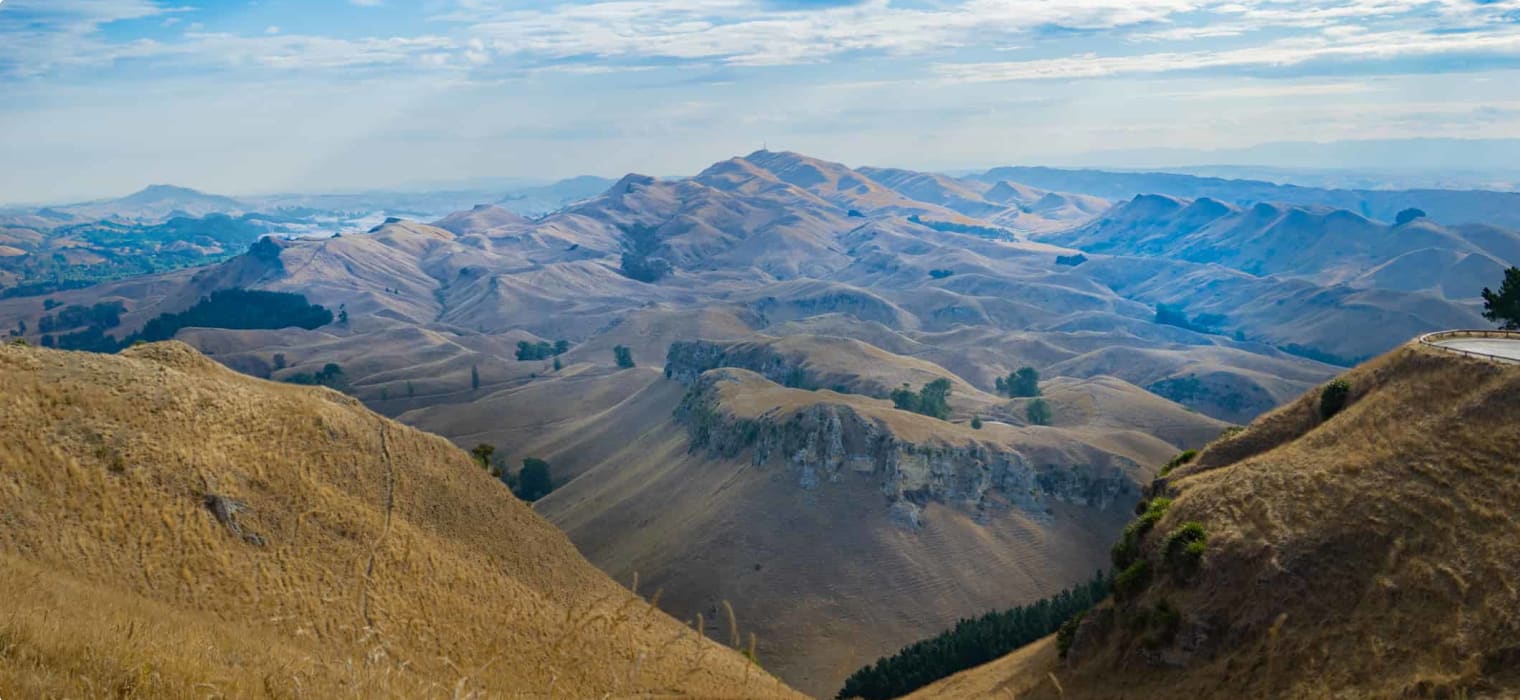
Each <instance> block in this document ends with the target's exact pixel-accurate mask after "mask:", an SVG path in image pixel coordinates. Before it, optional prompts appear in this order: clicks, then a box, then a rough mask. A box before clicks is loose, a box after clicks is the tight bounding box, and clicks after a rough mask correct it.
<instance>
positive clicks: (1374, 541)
mask: <svg viewBox="0 0 1520 700" xmlns="http://www.w3.org/2000/svg"><path fill="white" fill-rule="evenodd" d="M1344 379H1345V380H1347V381H1348V383H1349V384H1350V387H1351V391H1350V395H1349V404H1348V405H1347V406H1346V408H1345V409H1344V410H1343V411H1341V412H1340V413H1338V414H1335V415H1333V417H1331V418H1329V419H1328V420H1324V419H1322V418H1321V417H1320V410H1319V403H1320V396H1319V392H1317V391H1316V392H1311V393H1310V394H1307V395H1305V396H1304V397H1303V398H1301V399H1300V400H1298V401H1297V402H1295V403H1292V404H1289V405H1287V406H1284V407H1283V408H1281V409H1279V410H1277V411H1275V412H1273V413H1271V414H1268V415H1267V416H1264V417H1263V418H1262V419H1260V420H1258V421H1257V422H1256V423H1255V424H1253V425H1252V426H1250V427H1249V428H1248V429H1247V430H1246V431H1245V432H1243V433H1241V434H1239V435H1236V436H1233V437H1231V438H1229V439H1226V440H1223V441H1221V442H1219V443H1217V444H1215V445H1214V446H1212V447H1210V448H1209V449H1208V450H1206V451H1205V452H1204V453H1203V454H1202V455H1200V456H1199V458H1198V460H1197V462H1196V463H1195V464H1193V465H1189V466H1187V467H1183V468H1181V469H1179V470H1178V471H1177V472H1175V473H1173V474H1172V475H1171V476H1170V478H1169V479H1166V480H1162V481H1160V482H1158V483H1157V484H1155V485H1153V487H1152V493H1151V494H1150V495H1151V496H1152V503H1156V502H1157V500H1156V499H1159V498H1171V499H1173V500H1172V501H1171V503H1170V507H1169V508H1167V509H1166V510H1165V514H1164V516H1163V517H1161V518H1160V520H1159V521H1157V522H1156V523H1155V525H1154V527H1153V528H1152V529H1151V530H1150V532H1149V534H1146V535H1144V536H1143V537H1142V538H1141V539H1140V540H1139V554H1140V556H1141V557H1142V558H1143V560H1144V561H1146V562H1148V567H1149V568H1150V570H1151V576H1150V577H1149V583H1144V584H1140V585H1135V586H1132V587H1130V588H1129V589H1128V592H1127V594H1123V595H1120V596H1119V597H1118V599H1117V600H1116V601H1115V602H1114V603H1112V604H1106V605H1105V606H1103V607H1100V608H1098V609H1096V610H1094V611H1093V612H1091V613H1089V614H1088V615H1087V617H1086V618H1085V619H1084V620H1083V622H1082V624H1081V625H1080V626H1079V627H1078V628H1077V629H1076V632H1075V636H1074V640H1073V644H1072V647H1071V651H1070V655H1069V657H1068V658H1067V659H1066V660H1065V661H1060V660H1058V658H1057V654H1056V653H1055V650H1054V648H1053V647H1054V640H1050V639H1047V640H1045V641H1043V642H1041V643H1039V644H1038V645H1032V646H1031V647H1028V648H1026V649H1023V650H1020V651H1019V652H1016V653H1015V654H1013V655H1010V656H1009V657H1006V658H1004V659H1002V660H999V661H996V662H993V663H991V664H988V665H986V666H984V667H982V668H978V669H974V670H972V671H968V672H966V673H963V674H961V675H959V676H956V677H952V678H950V679H947V680H946V681H943V682H942V683H940V684H936V685H934V686H930V687H928V688H926V689H924V690H923V691H921V693H920V696H921V697H934V698H958V697H964V698H970V697H986V696H988V695H989V694H992V693H1001V692H1004V691H1011V692H1015V693H1016V694H1017V696H1018V697H1020V698H1054V697H1065V698H1120V697H1126V698H1135V697H1162V696H1166V697H1200V698H1210V697H1217V698H1226V697H1228V698H1236V697H1293V698H1393V697H1517V696H1520V586H1517V584H1516V578H1515V576H1516V573H1517V571H1520V515H1517V513H1516V509H1515V505H1516V504H1517V503H1520V400H1517V399H1516V397H1517V396H1520V367H1517V366H1514V365H1497V364H1490V363H1487V362H1483V361H1481V360H1475V359H1469V358H1464V357H1459V356H1456V355H1452V354H1446V353H1442V352H1440V351H1437V350H1432V349H1429V348H1424V347H1419V346H1413V345H1411V346H1407V347H1403V348H1400V349H1398V350H1396V351H1394V352H1392V353H1390V354H1388V355H1386V356H1384V357H1381V358H1379V359H1377V360H1375V361H1373V362H1370V363H1368V364H1366V365H1364V366H1362V367H1359V368H1357V369H1355V370H1353V371H1351V372H1349V373H1348V374H1347V375H1345V377H1344ZM1190 522H1192V523H1198V524H1200V525H1201V526H1202V529H1203V531H1204V532H1205V533H1206V536H1207V540H1206V545H1204V546H1203V547H1202V550H1203V553H1202V556H1201V559H1198V560H1196V561H1194V562H1192V563H1190V562H1189V559H1188V557H1186V556H1182V557H1178V556H1177V554H1178V552H1177V551H1176V548H1169V547H1168V544H1167V542H1168V539H1170V535H1171V534H1172V533H1175V532H1178V530H1179V528H1180V527H1181V526H1182V525H1183V524H1184V523H1190ZM1169 549H1171V550H1172V551H1171V552H1170V553H1169V552H1168V550H1169ZM1183 553H1184V554H1185V550H1183ZM1121 588H1122V587H1121Z"/></svg>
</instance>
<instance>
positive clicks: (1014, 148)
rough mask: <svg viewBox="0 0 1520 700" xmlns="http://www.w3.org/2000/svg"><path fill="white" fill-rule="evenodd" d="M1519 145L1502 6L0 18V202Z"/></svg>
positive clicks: (353, 1)
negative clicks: (771, 166)
mask: <svg viewBox="0 0 1520 700" xmlns="http://www.w3.org/2000/svg"><path fill="white" fill-rule="evenodd" d="M1415 136H1425V137H1464V138H1468V137H1487V138H1509V137H1520V0H1435V1H1432V2H1400V1H1396V0H1326V1H1323V2H1297V1H1286V0H1050V1H1047V0H935V1H931V2H923V1H919V0H860V1H858V2H848V1H844V0H587V1H583V2H553V3H551V2H530V1H527V0H416V1H412V2H405V1H403V0H259V1H258V2H249V1H243V2H210V1H201V0H163V1H158V0H0V202H19V201H31V202H44V201H63V200H70V199H79V198H86V197H95V196H106V195H117V194H124V193H126V192H129V191H132V190H135V189H138V188H140V187H141V186H143V185H145V184H148V183H157V182H167V183H175V184H183V185H188V186H193V187H198V188H201V189H206V190H211V191H217V192H226V193H233V194H245V193H259V192H272V191H292V190H309V189H329V190H331V189H353V188H362V187H383V186H396V185H405V184H409V183H419V182H443V181H452V180H463V179H468V178H479V177H506V176H531V177H541V178H553V177H562V176H569V175H575V174H582V173H595V174H604V175H617V174H621V173H624V172H627V171H640V172H646V173H652V174H680V173H691V172H694V171H696V170H698V169H700V168H701V167H702V166H704V165H706V164H707V163H710V162H712V161H715V160H720V159H722V158H725V157H728V156H731V155H735V154H740V153H746V152H749V151H752V150H755V149H756V148H759V147H760V146H761V145H762V144H767V145H769V147H771V148H772V149H780V148H786V149H791V150H797V151H802V152H805V153H809V154H811V155H816V156H820V157H826V158H830V159H835V160H841V161H844V162H847V163H850V164H854V165H897V166H906V167H919V168H956V167H970V166H990V165H997V164H1009V163H1019V164H1026V163H1039V162H1069V161H1070V160H1071V159H1072V158H1073V157H1075V156H1076V155H1077V154H1083V153H1091V152H1095V151H1097V152H1101V151H1109V150H1114V149H1137V148H1198V149H1228V148H1238V147H1245V146H1251V145H1254V144H1258V143H1262V142H1274V141H1289V140H1293V141H1326V140H1340V139H1369V138H1406V137H1415Z"/></svg>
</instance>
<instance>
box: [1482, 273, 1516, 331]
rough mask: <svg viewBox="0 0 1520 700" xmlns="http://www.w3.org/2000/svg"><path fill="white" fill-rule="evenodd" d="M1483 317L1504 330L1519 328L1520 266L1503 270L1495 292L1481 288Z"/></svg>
mask: <svg viewBox="0 0 1520 700" xmlns="http://www.w3.org/2000/svg"><path fill="white" fill-rule="evenodd" d="M1483 317H1484V318H1486V319H1488V320H1490V321H1493V322H1494V323H1497V324H1499V327H1500V328H1503V329H1504V330H1508V331H1514V330H1520V267H1511V268H1510V269H1508V270H1505V271H1504V282H1503V283H1502V284H1500V285H1499V292H1498V293H1497V294H1495V293H1494V292H1492V291H1490V290H1489V289H1488V288H1487V287H1484V288H1483Z"/></svg>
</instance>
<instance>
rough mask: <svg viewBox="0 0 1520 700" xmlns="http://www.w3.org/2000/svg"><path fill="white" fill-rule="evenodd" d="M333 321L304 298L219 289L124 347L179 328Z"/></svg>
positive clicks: (317, 324)
mask: <svg viewBox="0 0 1520 700" xmlns="http://www.w3.org/2000/svg"><path fill="white" fill-rule="evenodd" d="M332 321H333V314H332V312H331V311H328V310H327V309H326V308H324V307H322V306H318V305H316V304H308V303H307V302H306V296H305V295H302V294H289V293H286V292H265V291H261V290H254V289H222V290H218V291H215V292H212V293H211V295H210V296H205V297H201V300H200V301H199V302H197V303H196V304H195V306H192V307H190V308H188V309H186V310H184V311H181V312H179V313H177V314H160V315H159V316H158V317H157V318H155V319H153V320H151V321H149V322H148V323H147V325H145V326H143V329H142V331H140V332H139V333H137V334H136V335H134V336H132V337H130V338H128V339H127V340H126V341H124V344H125V345H131V344H132V343H133V342H135V341H138V340H142V341H146V342H150V343H152V342H156V341H160V340H168V339H170V338H173V337H174V334H175V333H178V332H179V330H180V329H181V328H192V327H194V328H231V329H238V330H247V329H254V328H289V327H291V326H296V327H300V328H305V329H308V330H310V329H313V328H318V327H321V326H325V325H327V324H329V323H332Z"/></svg>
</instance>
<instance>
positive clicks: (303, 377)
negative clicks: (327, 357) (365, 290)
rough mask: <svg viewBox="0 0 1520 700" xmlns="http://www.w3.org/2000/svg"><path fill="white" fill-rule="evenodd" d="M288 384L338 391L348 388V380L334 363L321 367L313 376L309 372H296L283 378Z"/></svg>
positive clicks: (341, 369)
mask: <svg viewBox="0 0 1520 700" xmlns="http://www.w3.org/2000/svg"><path fill="white" fill-rule="evenodd" d="M285 382H286V383H288V384H303V385H305V386H325V387H330V388H333V389H337V390H338V391H343V390H344V389H347V388H348V378H347V377H345V376H344V375H343V368H342V367H340V366H338V363H336V362H329V363H327V364H325V365H322V369H320V370H317V372H316V373H315V374H313V373H310V372H297V373H295V374H292V375H290V376H288V377H286V378H285Z"/></svg>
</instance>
